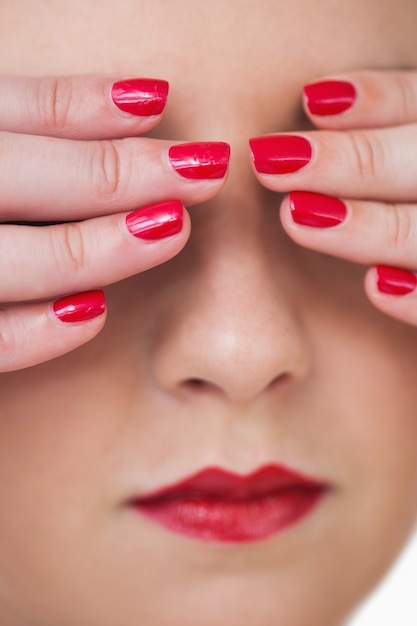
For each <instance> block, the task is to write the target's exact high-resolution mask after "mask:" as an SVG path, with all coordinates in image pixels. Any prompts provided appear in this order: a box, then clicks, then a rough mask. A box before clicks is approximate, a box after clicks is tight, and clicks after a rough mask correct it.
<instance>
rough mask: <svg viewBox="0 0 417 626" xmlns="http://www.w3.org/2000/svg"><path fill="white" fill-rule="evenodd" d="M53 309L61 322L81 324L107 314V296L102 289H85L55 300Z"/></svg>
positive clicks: (56, 317) (52, 305)
mask: <svg viewBox="0 0 417 626" xmlns="http://www.w3.org/2000/svg"><path fill="white" fill-rule="evenodd" d="M51 310H52V313H53V315H54V317H55V319H57V320H59V322H62V323H64V324H71V325H73V324H81V323H84V322H88V321H90V320H93V319H96V318H102V316H103V315H105V312H106V298H105V295H104V292H103V291H102V290H101V289H97V290H93V291H84V292H81V293H76V294H71V295H69V296H64V297H63V298H59V299H58V300H55V301H54V302H52V304H51ZM103 323H104V322H103Z"/></svg>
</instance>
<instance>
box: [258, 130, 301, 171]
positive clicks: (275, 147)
mask: <svg viewBox="0 0 417 626" xmlns="http://www.w3.org/2000/svg"><path fill="white" fill-rule="evenodd" d="M249 144H250V147H251V151H252V158H253V161H254V164H255V169H256V171H257V172H259V173H260V174H292V173H293V172H297V171H298V170H300V169H302V168H303V167H305V166H306V165H307V164H308V163H309V162H310V161H311V157H312V149H311V144H310V142H309V141H308V139H306V138H305V137H299V136H298V135H270V136H266V137H255V138H253V139H250V140H249Z"/></svg>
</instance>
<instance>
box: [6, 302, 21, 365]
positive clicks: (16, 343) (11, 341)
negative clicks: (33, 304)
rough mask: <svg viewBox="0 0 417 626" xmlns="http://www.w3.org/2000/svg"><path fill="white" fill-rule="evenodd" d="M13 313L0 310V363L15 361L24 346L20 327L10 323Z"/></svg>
mask: <svg viewBox="0 0 417 626" xmlns="http://www.w3.org/2000/svg"><path fill="white" fill-rule="evenodd" d="M12 314H13V311H12V310H10V309H0V363H1V364H5V363H10V362H13V361H15V360H16V359H17V358H18V357H19V355H20V354H21V353H22V350H23V346H24V345H25V340H24V337H22V330H23V329H22V326H21V325H17V324H16V320H15V323H12V317H13V315H12Z"/></svg>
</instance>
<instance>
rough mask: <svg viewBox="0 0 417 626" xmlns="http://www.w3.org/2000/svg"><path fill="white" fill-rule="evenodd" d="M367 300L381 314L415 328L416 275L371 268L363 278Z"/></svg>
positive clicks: (383, 268)
mask: <svg viewBox="0 0 417 626" xmlns="http://www.w3.org/2000/svg"><path fill="white" fill-rule="evenodd" d="M365 291H366V293H367V295H368V298H369V300H370V301H371V302H372V303H373V305H374V306H375V307H377V308H378V309H379V310H380V311H382V312H383V313H385V314H387V315H390V316H391V317H394V318H396V319H398V320H400V321H402V322H405V323H407V324H412V325H413V326H417V274H416V273H415V272H412V271H410V270H404V269H402V268H397V267H390V266H378V267H372V268H370V269H369V270H368V272H367V274H366V276H365Z"/></svg>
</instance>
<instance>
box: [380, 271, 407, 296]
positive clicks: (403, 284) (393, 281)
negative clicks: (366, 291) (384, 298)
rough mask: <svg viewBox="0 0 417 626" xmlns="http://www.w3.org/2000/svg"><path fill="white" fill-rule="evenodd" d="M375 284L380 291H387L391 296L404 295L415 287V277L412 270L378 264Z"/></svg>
mask: <svg viewBox="0 0 417 626" xmlns="http://www.w3.org/2000/svg"><path fill="white" fill-rule="evenodd" d="M376 272H377V286H378V289H379V291H381V293H388V294H390V295H393V296H405V295H406V294H407V293H411V292H412V291H414V290H415V288H416V287H417V277H416V276H415V274H413V273H412V272H408V271H407V270H403V269H400V268H398V267H390V266H388V265H378V266H377V267H376Z"/></svg>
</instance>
